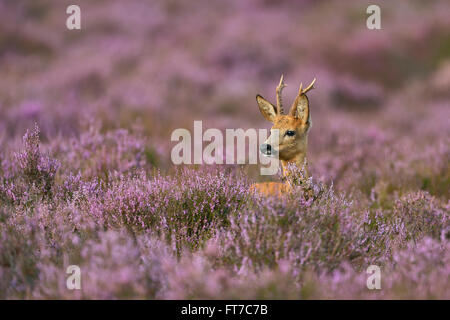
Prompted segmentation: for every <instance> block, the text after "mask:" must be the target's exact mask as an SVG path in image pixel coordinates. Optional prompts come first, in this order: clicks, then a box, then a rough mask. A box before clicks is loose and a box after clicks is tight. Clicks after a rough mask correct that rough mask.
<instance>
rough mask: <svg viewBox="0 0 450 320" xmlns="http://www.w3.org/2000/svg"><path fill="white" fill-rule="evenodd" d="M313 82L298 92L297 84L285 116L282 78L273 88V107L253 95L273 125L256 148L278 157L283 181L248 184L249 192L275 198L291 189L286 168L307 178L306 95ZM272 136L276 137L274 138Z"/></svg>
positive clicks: (309, 125)
mask: <svg viewBox="0 0 450 320" xmlns="http://www.w3.org/2000/svg"><path fill="white" fill-rule="evenodd" d="M315 81H316V79H314V80H313V81H312V82H311V84H310V85H309V86H308V87H307V88H306V89H302V84H300V89H299V91H298V94H297V97H296V98H295V100H294V103H293V104H292V106H291V109H290V110H289V114H287V115H284V114H283V113H284V112H283V104H282V100H281V92H282V90H283V88H284V87H286V84H285V83H284V82H283V76H281V79H280V83H279V84H278V86H277V88H276V99H277V106H276V107H275V106H274V105H273V104H271V103H270V102H269V101H267V100H266V99H264V98H263V97H262V96H260V95H259V94H258V95H257V96H256V102H257V103H258V106H259V110H260V111H261V113H262V115H263V116H264V118H266V119H267V120H269V121H270V122H272V123H273V126H272V128H271V130H270V131H271V133H270V136H269V138H268V139H267V140H266V141H265V142H264V143H263V144H262V145H261V146H260V151H261V153H263V154H264V155H266V156H274V157H278V158H279V159H280V160H281V167H282V174H283V178H282V180H283V181H284V182H262V183H255V184H253V185H252V187H251V190H253V191H257V192H259V193H262V194H264V195H276V196H281V195H282V194H284V193H286V192H289V191H290V190H291V186H290V184H289V180H288V179H289V175H290V170H289V168H288V167H289V166H292V165H293V166H297V167H299V168H300V169H303V170H304V173H305V177H306V178H307V176H308V173H307V169H306V165H307V163H306V149H307V146H308V131H309V129H310V128H311V125H312V123H311V115H310V112H309V101H308V97H307V96H306V93H307V92H308V91H309V90H311V89H313V88H314V82H315ZM274 129H278V130H274ZM275 135H277V137H274V136H275ZM276 138H278V139H276Z"/></svg>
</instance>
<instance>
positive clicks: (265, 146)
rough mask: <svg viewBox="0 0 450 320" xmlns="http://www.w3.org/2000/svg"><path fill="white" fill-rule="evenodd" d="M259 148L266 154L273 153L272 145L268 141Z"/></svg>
mask: <svg viewBox="0 0 450 320" xmlns="http://www.w3.org/2000/svg"><path fill="white" fill-rule="evenodd" d="M259 150H261V152H262V153H264V154H272V147H271V146H270V144H267V143H263V144H262V145H261V147H259Z"/></svg>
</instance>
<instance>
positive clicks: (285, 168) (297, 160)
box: [281, 150, 308, 181]
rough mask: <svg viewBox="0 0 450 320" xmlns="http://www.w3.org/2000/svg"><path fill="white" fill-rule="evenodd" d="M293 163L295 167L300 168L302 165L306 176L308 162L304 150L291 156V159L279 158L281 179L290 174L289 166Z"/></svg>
mask: <svg viewBox="0 0 450 320" xmlns="http://www.w3.org/2000/svg"><path fill="white" fill-rule="evenodd" d="M292 164H294V165H295V166H296V167H297V168H299V169H302V168H303V167H304V170H305V174H306V176H307V177H308V163H307V160H306V150H305V152H302V153H300V154H298V155H297V156H295V157H294V158H292V159H291V160H288V161H285V160H281V169H282V172H283V180H286V181H287V180H288V178H289V176H290V175H291V174H292V172H291V170H289V166H292Z"/></svg>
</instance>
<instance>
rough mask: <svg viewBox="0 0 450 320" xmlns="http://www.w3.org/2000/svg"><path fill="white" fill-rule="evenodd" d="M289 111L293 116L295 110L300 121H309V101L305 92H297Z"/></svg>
mask: <svg viewBox="0 0 450 320" xmlns="http://www.w3.org/2000/svg"><path fill="white" fill-rule="evenodd" d="M291 111H293V112H292V113H294V114H292V115H293V116H294V115H295V112H296V111H297V116H296V117H297V118H298V119H300V120H301V121H302V123H308V122H309V121H310V116H309V101H308V97H307V96H306V94H299V95H298V96H297V98H296V99H295V101H294V105H293V106H292V108H291Z"/></svg>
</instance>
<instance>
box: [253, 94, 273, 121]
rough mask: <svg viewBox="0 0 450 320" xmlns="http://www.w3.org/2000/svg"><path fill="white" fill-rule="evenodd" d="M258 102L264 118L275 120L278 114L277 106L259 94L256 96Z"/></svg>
mask: <svg viewBox="0 0 450 320" xmlns="http://www.w3.org/2000/svg"><path fill="white" fill-rule="evenodd" d="M256 102H257V103H258V107H259V111H261V114H262V115H263V116H264V118H266V120H268V121H270V122H274V121H275V117H276V116H277V109H276V108H275V106H274V105H273V104H271V103H270V102H269V101H267V100H266V99H264V98H263V97H261V96H260V95H259V94H258V95H257V96H256Z"/></svg>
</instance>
